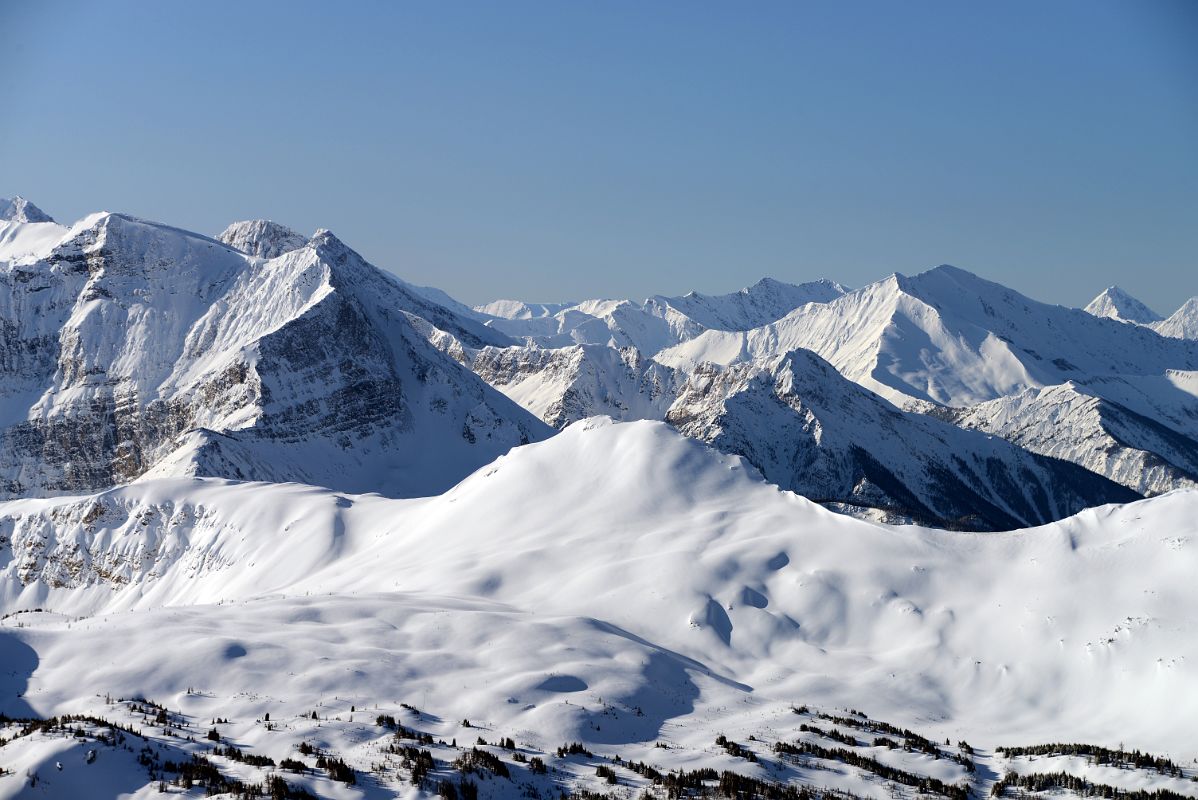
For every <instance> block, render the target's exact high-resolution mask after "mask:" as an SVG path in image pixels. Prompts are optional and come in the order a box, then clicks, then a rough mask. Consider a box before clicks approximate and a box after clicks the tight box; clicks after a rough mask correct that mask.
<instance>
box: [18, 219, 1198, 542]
mask: <svg viewBox="0 0 1198 800" xmlns="http://www.w3.org/2000/svg"><path fill="white" fill-rule="evenodd" d="M0 210H2V211H3V213H4V221H3V222H0V259H2V260H0V292H2V294H0V325H2V326H3V330H4V332H5V337H4V341H3V345H2V346H3V353H2V359H0V370H2V371H3V378H4V380H3V382H2V384H0V412H2V413H0V426H2V427H0V454H2V456H3V457H2V458H0V492H2V493H3V494H4V495H5V496H9V497H17V496H28V495H31V494H58V493H63V492H74V491H94V490H99V489H103V488H106V487H109V486H114V485H119V484H123V483H127V482H129V481H134V480H145V479H151V478H158V477H170V476H179V475H198V476H215V477H229V478H236V479H249V480H266V481H299V482H304V483H313V484H318V485H324V486H330V487H332V488H336V489H343V490H347V491H359V492H360V491H377V492H380V493H383V494H387V495H390V496H401V497H402V496H419V495H426V494H433V493H436V492H439V491H443V490H444V489H446V488H448V487H449V486H452V485H453V484H454V483H456V482H457V481H459V480H461V479H462V478H463V477H465V476H466V475H467V474H469V473H470V472H471V471H472V470H474V469H476V468H477V467H479V466H481V465H483V464H485V463H487V462H489V461H491V460H493V459H494V458H495V457H496V456H497V455H499V454H501V453H503V452H505V451H506V450H508V449H509V448H511V447H512V446H515V445H518V444H522V443H527V442H531V441H536V440H539V439H543V438H545V437H547V436H550V435H552V433H553V430H554V429H555V428H557V429H560V428H562V427H564V426H565V425H568V424H570V423H572V422H575V421H578V420H581V419H584V418H586V417H589V416H594V415H599V414H603V415H609V416H611V417H613V418H615V419H621V420H635V419H651V420H664V421H667V422H669V423H670V424H672V425H674V426H675V427H676V428H677V429H678V430H679V431H681V432H683V433H685V434H687V435H689V436H693V437H694V438H697V439H700V440H701V441H704V442H707V443H708V444H710V445H712V446H713V447H716V448H718V449H721V450H723V451H724V452H728V453H734V454H737V455H742V456H744V457H745V458H746V459H748V460H749V462H750V463H752V464H753V465H754V466H755V467H756V468H757V469H759V470H760V471H761V473H762V475H764V476H765V477H766V478H767V479H768V480H770V481H773V482H775V483H777V484H778V485H780V486H782V487H784V488H788V489H794V490H795V491H798V492H801V493H803V494H805V495H807V496H809V497H812V498H813V499H816V500H818V501H819V502H822V503H825V504H827V505H828V506H829V507H830V508H835V509H837V510H840V511H844V512H846V513H852V514H857V515H862V516H866V517H869V518H876V519H887V520H914V521H920V522H924V523H927V524H935V525H942V526H951V527H964V528H970V529H981V530H993V529H1003V528H1011V527H1019V526H1023V525H1033V524H1041V523H1044V522H1049V521H1052V520H1055V519H1060V518H1062V517H1064V516H1068V515H1069V514H1072V513H1075V512H1076V511H1078V510H1080V509H1082V508H1085V507H1088V506H1092V505H1098V504H1102V503H1105V502H1124V501H1127V500H1130V499H1135V498H1136V497H1139V496H1145V495H1152V494H1158V493H1161V492H1164V491H1168V490H1170V489H1173V488H1181V487H1187V486H1198V399H1196V394H1198V342H1196V341H1195V340H1194V339H1188V338H1185V336H1184V335H1179V336H1165V335H1162V334H1161V332H1160V330H1159V329H1164V330H1166V331H1180V332H1181V333H1182V334H1184V333H1185V332H1186V331H1187V330H1189V329H1188V328H1187V327H1186V325H1187V324H1188V323H1187V322H1186V321H1185V320H1186V313H1188V312H1186V309H1187V308H1188V307H1191V306H1194V305H1198V303H1195V302H1194V301H1191V303H1189V304H1187V306H1183V308H1182V309H1181V310H1179V311H1178V312H1177V314H1175V315H1174V316H1173V317H1171V318H1170V319H1169V320H1161V319H1160V318H1159V316H1158V315H1155V314H1153V313H1152V312H1151V311H1149V310H1148V309H1147V308H1146V307H1144V306H1143V304H1142V303H1139V302H1138V301H1136V300H1135V299H1134V298H1131V297H1130V296H1129V295H1127V294H1126V293H1125V292H1123V291H1122V290H1119V289H1117V288H1115V287H1112V288H1111V289H1108V290H1107V291H1106V292H1104V293H1103V294H1102V295H1101V296H1100V297H1099V298H1096V299H1095V301H1094V302H1093V303H1091V304H1090V306H1089V307H1088V309H1087V310H1086V311H1080V310H1075V309H1067V308H1062V307H1060V306H1053V305H1048V304H1044V303H1039V302H1036V301H1034V300H1032V299H1030V298H1027V297H1024V296H1022V295H1020V294H1018V293H1017V292H1014V291H1012V290H1010V289H1007V288H1005V287H1003V286H1001V285H999V284H996V283H992V282H990V281H986V280H983V279H981V278H978V277H977V276H974V275H971V274H970V273H968V272H965V271H963V270H960V269H956V268H954V267H948V266H941V267H937V268H935V269H932V270H930V271H928V272H925V273H922V274H920V275H916V276H913V277H906V276H902V275H892V276H890V277H888V278H885V279H883V280H880V281H878V282H876V283H873V284H869V285H867V286H864V287H862V288H860V289H856V290H851V291H850V290H848V289H846V288H845V287H844V286H842V285H840V284H838V283H835V282H833V281H830V280H820V281H814V282H809V283H804V284H800V285H791V284H786V283H781V282H779V281H774V280H769V279H766V280H762V281H760V282H759V283H757V284H754V285H753V286H750V287H748V288H746V289H743V290H741V291H739V292H733V293H730V294H726V295H718V296H707V295H701V294H696V293H691V294H688V295H683V296H679V297H665V296H657V297H652V298H649V299H647V300H645V301H643V302H632V301H628V300H591V301H585V302H579V303H568V304H565V303H564V304H559V305H544V304H540V305H538V304H533V303H527V302H520V301H496V302H493V303H489V304H486V305H481V306H477V307H475V308H467V307H466V306H465V305H463V304H461V303H458V302H457V301H455V300H453V299H452V298H449V297H448V296H447V295H445V294H444V293H443V292H440V291H439V290H436V289H430V288H422V287H416V286H412V285H410V284H407V283H405V282H404V281H402V280H399V279H397V278H394V277H392V276H390V275H388V274H386V273H384V272H382V271H381V270H379V269H377V268H375V267H373V266H372V265H370V264H368V263H367V262H365V261H364V260H363V259H362V258H361V257H360V256H359V255H358V254H357V253H355V252H354V251H353V250H352V249H350V248H349V247H348V246H347V245H345V244H344V243H342V242H341V241H340V240H339V239H337V238H336V237H335V236H334V235H333V234H331V233H330V232H328V231H318V232H317V233H316V234H315V235H313V236H312V237H305V236H303V235H300V234H298V233H296V232H294V231H292V230H290V229H288V228H286V227H285V226H283V225H280V224H278V223H274V222H269V221H263V220H256V221H255V220H251V221H245V222H238V223H234V224H233V225H231V226H229V228H228V229H226V230H225V231H224V232H223V233H222V234H220V236H219V237H217V238H208V237H206V236H202V235H200V234H194V233H189V232H187V231H183V230H180V229H178V228H172V227H169V226H166V225H162V224H158V223H152V222H147V221H144V220H139V219H135V218H132V217H129V216H126V215H122V214H111V213H101V214H94V215H91V216H89V217H86V218H84V219H83V220H81V221H79V222H77V223H75V224H74V225H72V226H62V225H58V224H57V223H55V222H54V221H53V220H51V219H50V217H49V216H47V215H46V214H44V213H43V212H41V211H40V210H39V209H38V208H37V207H36V206H34V205H33V204H31V203H29V202H28V201H25V200H23V199H20V198H16V199H13V200H10V201H5V202H4V203H3V204H2V205H0ZM480 379H481V380H480ZM1046 420H1053V423H1052V424H1046V423H1045V421H1046Z"/></svg>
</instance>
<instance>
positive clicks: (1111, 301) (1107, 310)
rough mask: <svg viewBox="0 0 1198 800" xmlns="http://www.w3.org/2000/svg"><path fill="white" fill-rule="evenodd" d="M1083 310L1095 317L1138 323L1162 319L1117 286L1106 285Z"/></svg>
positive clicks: (1145, 323) (1143, 323)
mask: <svg viewBox="0 0 1198 800" xmlns="http://www.w3.org/2000/svg"><path fill="white" fill-rule="evenodd" d="M1084 310H1085V311H1086V313H1089V314H1093V315H1094V316H1096V317H1107V318H1109V319H1117V320H1120V321H1122V322H1135V323H1137V324H1139V325H1149V324H1151V323H1153V322H1160V321H1161V320H1162V319H1164V317H1162V316H1161V315H1160V314H1158V313H1156V312H1155V311H1153V310H1152V309H1151V308H1149V307H1148V306H1146V305H1144V304H1143V303H1141V302H1140V301H1139V300H1137V299H1136V298H1134V297H1132V296H1131V295H1130V294H1128V293H1127V292H1125V291H1123V290H1122V289H1120V288H1119V287H1118V286H1108V287H1107V288H1106V289H1105V290H1104V291H1103V292H1102V294H1100V295H1098V296H1097V297H1095V298H1094V299H1093V300H1091V301H1090V304H1089V305H1088V306H1086V307H1085V309H1084Z"/></svg>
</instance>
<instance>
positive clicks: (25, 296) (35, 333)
mask: <svg viewBox="0 0 1198 800" xmlns="http://www.w3.org/2000/svg"><path fill="white" fill-rule="evenodd" d="M277 233H278V231H277V230H273V229H262V230H259V231H258V234H259V235H260V236H262V237H273V236H275V235H276V234H277ZM239 242H240V243H241V244H242V245H243V246H247V247H249V248H250V249H251V250H254V249H255V248H254V246H251V245H252V243H251V242H250V239H247V238H245V237H243V238H242V239H241V240H239ZM292 243H294V242H292ZM262 244H263V247H264V248H265V247H266V244H268V243H266V242H265V241H264V242H263V243H262ZM268 250H269V248H266V249H262V248H259V249H258V250H255V252H267V251H268ZM408 315H421V316H422V317H427V318H429V319H430V320H432V321H434V322H435V324H437V325H439V326H441V327H442V328H445V329H447V330H451V331H453V332H454V334H455V335H456V336H457V337H459V338H460V339H462V340H464V341H469V342H471V343H472V344H474V345H476V346H482V345H485V344H492V343H501V344H503V343H507V341H508V340H506V339H505V338H503V337H501V336H499V335H498V334H497V333H496V332H494V331H491V330H490V329H488V328H486V327H484V326H483V325H481V324H479V323H478V322H476V321H474V320H469V319H464V318H460V317H458V316H456V315H455V314H453V312H451V311H449V310H448V309H445V308H443V307H441V306H437V305H435V304H433V303H430V302H429V301H427V300H426V299H424V298H423V297H420V296H419V295H416V294H414V293H412V292H411V291H409V290H408V289H407V288H406V287H405V286H404V285H402V284H400V283H398V282H397V281H395V280H392V279H391V278H389V277H387V276H386V275H384V274H383V273H381V272H379V271H378V270H377V269H375V268H374V267H372V266H371V265H369V264H368V263H366V262H365V261H364V260H362V258H361V257H360V256H359V255H358V254H357V253H355V252H354V251H353V250H351V249H350V248H348V247H347V246H346V245H345V244H343V243H342V242H341V241H340V240H338V239H337V238H336V237H335V236H333V235H332V234H331V233H329V232H327V231H318V232H317V234H316V235H315V236H314V237H313V238H312V239H311V240H308V241H306V242H305V244H304V246H302V247H299V248H296V249H291V250H289V251H287V252H283V253H282V254H281V255H279V256H277V257H275V258H270V259H262V258H257V257H254V256H247V255H246V254H244V253H242V252H238V251H236V250H233V249H231V248H229V247H226V246H225V245H223V244H222V243H220V242H218V241H216V240H213V239H209V238H207V237H204V236H200V235H198V234H193V233H189V232H187V231H182V230H179V229H177V228H171V227H169V226H165V225H160V224H157V223H152V222H147V221H144V220H138V219H134V218H132V217H128V216H124V215H120V214H108V213H104V214H96V215H92V216H91V217H88V218H86V219H84V220H82V221H80V222H79V223H77V224H76V225H75V226H74V227H73V228H72V229H71V230H70V231H69V232H68V233H67V235H66V236H65V238H63V239H62V241H61V242H60V243H58V244H57V245H56V246H54V247H53V248H52V249H51V250H50V251H49V252H46V253H42V254H40V255H38V256H37V257H36V258H32V259H24V260H17V261H11V262H5V263H0V325H2V326H3V330H4V332H5V338H4V340H3V342H0V348H2V355H3V357H2V358H0V371H2V377H3V380H2V381H0V426H2V427H0V494H3V495H7V496H15V495H22V494H36V493H55V492H64V491H79V490H91V489H97V488H102V487H106V486H111V485H113V484H118V483H124V482H128V481H131V480H133V479H135V478H137V477H139V476H142V475H144V474H146V473H147V472H151V471H152V474H153V475H155V476H163V475H223V476H229V477H235V478H257V479H269V480H276V481H286V480H300V481H306V482H312V483H319V484H321V485H327V486H332V487H335V488H344V489H352V490H355V491H370V490H373V491H383V492H387V493H392V494H401V495H404V494H408V495H410V494H428V493H434V492H437V491H441V490H443V489H445V488H446V487H448V486H450V485H452V484H453V483H455V482H456V481H457V480H459V479H460V478H461V477H462V476H464V475H466V474H468V473H469V472H470V471H471V470H472V469H474V468H476V467H478V466H479V465H481V464H484V463H487V462H488V461H490V460H491V459H493V458H494V457H495V456H496V455H499V454H500V453H503V452H505V451H506V450H507V449H508V448H510V447H512V446H513V445H516V444H520V443H523V442H527V441H530V440H533V439H536V438H540V437H543V436H545V435H547V434H548V432H549V430H548V429H547V428H545V427H544V426H543V425H542V424H541V423H540V422H538V421H537V420H536V419H535V418H533V417H532V416H531V415H529V414H528V413H527V412H525V411H523V410H522V409H520V408H519V407H518V406H516V405H515V404H514V403H512V402H511V401H509V400H507V399H506V398H504V397H503V396H502V395H500V394H499V393H497V392H495V391H494V390H492V389H490V388H489V387H487V386H486V385H485V384H484V383H482V382H481V381H479V380H478V379H477V378H476V377H475V376H473V375H472V374H470V373H469V371H467V370H464V369H462V368H461V367H460V366H459V365H458V364H456V363H455V362H453V361H452V360H451V359H447V358H445V357H444V356H442V355H441V354H440V353H439V352H437V351H436V350H435V349H434V348H432V347H431V346H430V345H429V344H428V343H427V341H426V340H425V339H424V338H423V337H422V336H420V335H419V334H418V333H416V331H415V330H414V329H413V328H412V325H411V323H410V321H409V316H408Z"/></svg>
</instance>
